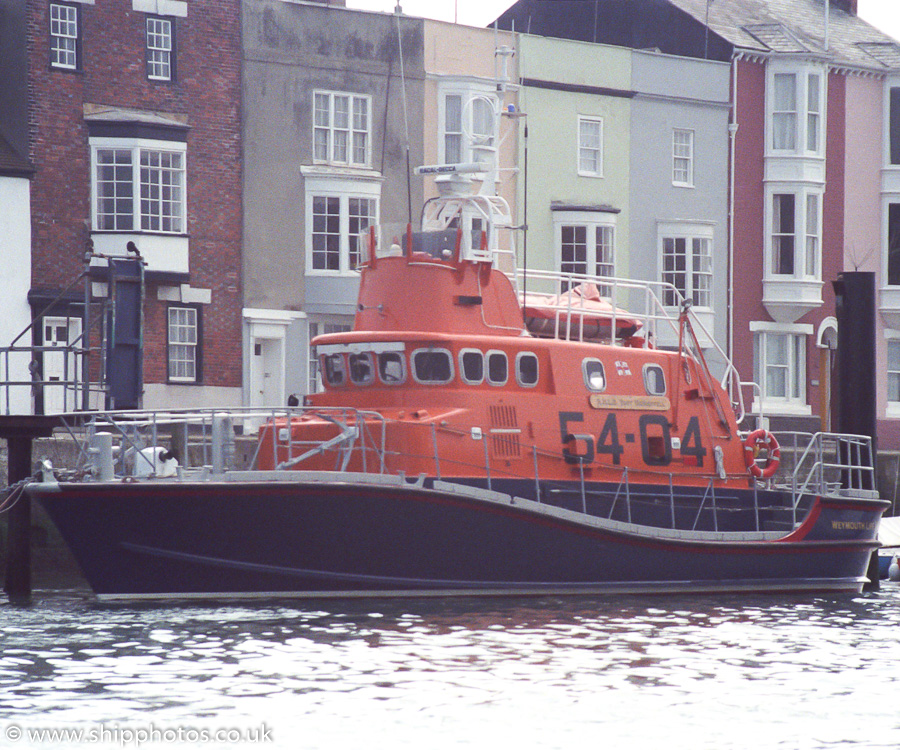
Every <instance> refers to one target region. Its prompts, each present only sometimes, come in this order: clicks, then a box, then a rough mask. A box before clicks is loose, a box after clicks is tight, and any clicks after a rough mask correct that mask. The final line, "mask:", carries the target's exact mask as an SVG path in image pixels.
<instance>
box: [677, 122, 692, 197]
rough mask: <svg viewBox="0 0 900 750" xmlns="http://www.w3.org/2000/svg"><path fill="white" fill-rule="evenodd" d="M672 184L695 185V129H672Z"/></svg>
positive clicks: (681, 185)
mask: <svg viewBox="0 0 900 750" xmlns="http://www.w3.org/2000/svg"><path fill="white" fill-rule="evenodd" d="M672 184H673V185H678V186H680V187H693V185H694V131H693V130H682V129H679V128H675V130H673V131H672Z"/></svg>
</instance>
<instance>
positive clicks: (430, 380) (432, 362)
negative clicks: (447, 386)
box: [412, 349, 453, 385]
mask: <svg viewBox="0 0 900 750" xmlns="http://www.w3.org/2000/svg"><path fill="white" fill-rule="evenodd" d="M412 366H413V377H414V378H415V380H416V382H417V383H422V384H425V385H443V384H444V383H449V382H450V381H451V380H453V358H452V357H451V356H450V352H448V351H447V350H446V349H416V350H415V351H414V352H413V353H412Z"/></svg>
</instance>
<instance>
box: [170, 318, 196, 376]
mask: <svg viewBox="0 0 900 750" xmlns="http://www.w3.org/2000/svg"><path fill="white" fill-rule="evenodd" d="M168 313H169V325H168V338H169V343H168V355H169V381H171V382H175V383H196V382H198V381H199V379H200V375H199V374H200V368H199V360H200V357H199V353H200V349H199V347H200V311H199V310H198V309H197V308H195V307H174V306H173V307H170V308H169V311H168Z"/></svg>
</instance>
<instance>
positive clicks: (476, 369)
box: [459, 349, 484, 385]
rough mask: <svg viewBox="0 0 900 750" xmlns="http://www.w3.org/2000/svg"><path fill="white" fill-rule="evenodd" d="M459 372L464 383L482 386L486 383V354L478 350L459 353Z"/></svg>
mask: <svg viewBox="0 0 900 750" xmlns="http://www.w3.org/2000/svg"><path fill="white" fill-rule="evenodd" d="M459 372H460V377H461V378H462V381H463V383H467V384H468V385H480V384H481V383H483V382H484V354H482V353H481V352H480V351H479V350H478V349H463V350H462V351H461V352H460V353H459Z"/></svg>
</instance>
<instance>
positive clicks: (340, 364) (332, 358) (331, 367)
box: [322, 354, 347, 385]
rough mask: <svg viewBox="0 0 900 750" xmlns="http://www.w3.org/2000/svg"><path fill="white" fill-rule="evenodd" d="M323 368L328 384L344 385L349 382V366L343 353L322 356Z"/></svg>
mask: <svg viewBox="0 0 900 750" xmlns="http://www.w3.org/2000/svg"><path fill="white" fill-rule="evenodd" d="M322 368H323V369H324V371H325V382H326V383H328V385H344V383H346V382H347V366H346V363H345V362H344V355H343V354H326V355H325V356H324V357H322Z"/></svg>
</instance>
